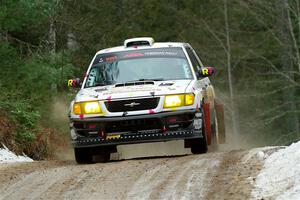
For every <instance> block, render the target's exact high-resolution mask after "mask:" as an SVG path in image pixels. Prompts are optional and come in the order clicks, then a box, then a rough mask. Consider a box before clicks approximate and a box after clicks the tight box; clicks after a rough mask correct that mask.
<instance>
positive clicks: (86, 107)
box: [73, 101, 101, 115]
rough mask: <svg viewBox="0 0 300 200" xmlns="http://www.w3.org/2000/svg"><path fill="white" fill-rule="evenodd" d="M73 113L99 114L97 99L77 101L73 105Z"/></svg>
mask: <svg viewBox="0 0 300 200" xmlns="http://www.w3.org/2000/svg"><path fill="white" fill-rule="evenodd" d="M73 112H74V114H75V115H80V114H100V113H101V108H100V104H99V102H98V101H90V102H78V103H74V105H73Z"/></svg>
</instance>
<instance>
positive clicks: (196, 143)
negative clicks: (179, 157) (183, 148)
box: [190, 137, 207, 154]
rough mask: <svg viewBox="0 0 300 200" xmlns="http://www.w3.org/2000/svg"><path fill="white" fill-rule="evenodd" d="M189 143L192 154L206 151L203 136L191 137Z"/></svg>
mask: <svg viewBox="0 0 300 200" xmlns="http://www.w3.org/2000/svg"><path fill="white" fill-rule="evenodd" d="M190 145H191V151H192V153H193V154H202V153H206V152H207V143H206V139H205V137H203V138H197V139H191V141H190Z"/></svg>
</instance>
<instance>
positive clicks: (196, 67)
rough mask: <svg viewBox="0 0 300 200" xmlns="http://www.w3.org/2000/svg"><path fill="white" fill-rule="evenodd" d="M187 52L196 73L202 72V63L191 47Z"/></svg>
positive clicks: (187, 48)
mask: <svg viewBox="0 0 300 200" xmlns="http://www.w3.org/2000/svg"><path fill="white" fill-rule="evenodd" d="M186 52H187V54H188V55H189V57H190V59H191V62H192V65H193V68H194V70H195V72H197V71H199V70H200V68H201V67H200V63H199V61H198V59H197V57H196V56H195V54H194V52H193V50H192V49H191V48H190V47H186Z"/></svg>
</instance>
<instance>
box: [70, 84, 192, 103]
mask: <svg viewBox="0 0 300 200" xmlns="http://www.w3.org/2000/svg"><path fill="white" fill-rule="evenodd" d="M191 82H192V80H176V81H154V82H152V84H145V85H133V86H122V85H121V86H120V85H119V86H117V87H116V85H109V86H98V87H92V88H84V89H81V90H80V91H79V92H78V94H77V96H76V98H75V101H76V102H78V101H90V100H111V99H124V98H135V97H147V96H149V97H150V96H161V95H168V94H180V93H186V92H187V89H188V88H189V87H190V86H191Z"/></svg>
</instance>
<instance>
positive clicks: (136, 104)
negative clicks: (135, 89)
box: [105, 97, 159, 112]
mask: <svg viewBox="0 0 300 200" xmlns="http://www.w3.org/2000/svg"><path fill="white" fill-rule="evenodd" d="M158 102H159V97H155V98H144V99H130V100H121V101H107V102H105V106H106V108H107V110H108V111H109V112H126V111H138V110H149V109H155V108H156V107H157V106H158Z"/></svg>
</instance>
